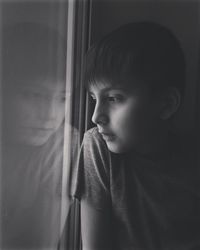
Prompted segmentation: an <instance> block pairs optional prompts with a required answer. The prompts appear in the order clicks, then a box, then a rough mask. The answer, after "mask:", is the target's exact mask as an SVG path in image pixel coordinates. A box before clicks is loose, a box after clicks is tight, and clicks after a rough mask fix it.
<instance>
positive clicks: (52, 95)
mask: <svg viewBox="0 0 200 250" xmlns="http://www.w3.org/2000/svg"><path fill="white" fill-rule="evenodd" d="M5 102H6V110H5V116H6V119H5V121H6V128H7V129H8V130H7V131H8V132H7V134H6V136H7V137H8V139H9V140H10V139H12V141H13V140H14V141H15V142H16V141H17V142H20V143H23V144H26V145H35V146H37V145H42V144H44V143H45V142H46V141H47V140H48V139H49V137H50V136H51V135H52V134H53V133H54V132H55V131H56V130H57V129H58V127H59V126H60V125H61V123H62V122H63V119H64V104H65V89H64V82H62V81H61V80H60V81H57V82H55V81H54V80H53V79H49V80H41V81H40V80H36V81H35V82H34V80H32V84H30V82H29V84H24V85H23V84H21V85H20V86H18V88H16V89H12V91H11V90H9V91H8V94H7V95H6V101H5ZM11 136H12V138H10V137H11Z"/></svg>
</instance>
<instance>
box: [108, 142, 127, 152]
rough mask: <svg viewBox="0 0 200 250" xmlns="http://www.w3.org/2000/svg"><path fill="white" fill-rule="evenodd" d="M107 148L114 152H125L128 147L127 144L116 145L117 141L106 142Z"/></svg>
mask: <svg viewBox="0 0 200 250" xmlns="http://www.w3.org/2000/svg"><path fill="white" fill-rule="evenodd" d="M106 144H107V147H108V150H109V151H110V152H112V153H115V154H123V153H127V152H128V151H129V150H130V149H129V147H128V146H122V145H118V144H117V143H112V142H106Z"/></svg>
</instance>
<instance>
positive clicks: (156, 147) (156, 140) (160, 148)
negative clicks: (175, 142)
mask: <svg viewBox="0 0 200 250" xmlns="http://www.w3.org/2000/svg"><path fill="white" fill-rule="evenodd" d="M171 146H172V141H171V136H170V132H169V131H165V133H160V134H157V135H152V136H150V137H149V138H148V139H147V140H146V141H145V142H144V143H141V145H138V147H137V149H135V151H136V152H137V153H138V154H140V155H142V156H144V157H147V158H149V159H152V160H155V159H163V158H165V157H167V156H169V154H170V152H171Z"/></svg>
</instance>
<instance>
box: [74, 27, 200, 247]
mask: <svg viewBox="0 0 200 250" xmlns="http://www.w3.org/2000/svg"><path fill="white" fill-rule="evenodd" d="M85 80H86V85H87V88H88V90H89V93H90V95H91V96H92V98H93V99H94V101H95V109H94V113H93V117H92V121H93V123H95V124H96V125H97V127H95V128H92V129H91V130H89V131H88V132H87V133H86V134H85V136H84V140H83V145H82V150H81V153H80V159H79V165H78V172H77V173H78V174H77V176H78V177H77V183H76V188H75V197H77V198H78V199H79V200H80V201H81V229H82V230H81V231H82V243H83V249H87V250H97V249H98V250H99V249H104V250H105V249H115V250H117V249H120V250H127V249H129V250H130V249H131V250H132V249H134V250H135V249H137V250H138V249H152V250H156V249H159V250H160V249H168V250H169V249H170V250H172V249H176V250H178V249H180V250H183V249H188V250H189V249H200V240H199V233H200V227H199V226H200V216H199V208H200V207H199V205H200V199H199V192H198V186H197V181H195V178H196V180H198V177H197V173H198V171H197V166H196V165H195V152H194V151H193V150H190V151H189V150H187V149H185V148H184V147H183V145H182V143H181V142H180V140H179V139H178V137H177V136H175V135H174V133H173V132H172V131H171V129H172V128H171V127H172V125H171V121H172V117H173V116H174V115H175V114H176V112H177V110H178V108H179V106H180V103H181V97H182V96H183V92H184V85H185V60H184V55H183V52H182V49H181V47H180V44H179V42H178V41H177V39H176V38H175V37H174V35H173V34H172V33H171V31H169V30H168V29H167V28H165V27H163V26H161V25H159V24H155V23H151V22H138V23H131V24H127V25H124V26H122V27H121V28H118V29H117V30H115V31H113V32H112V33H110V34H108V35H107V36H106V37H104V38H103V39H102V40H101V41H100V42H98V43H97V44H96V45H95V46H93V47H92V48H91V49H90V50H89V52H88V54H87V61H86V69H85ZM188 148H189V147H188ZM186 150H187V151H186ZM198 247H199V248H198Z"/></svg>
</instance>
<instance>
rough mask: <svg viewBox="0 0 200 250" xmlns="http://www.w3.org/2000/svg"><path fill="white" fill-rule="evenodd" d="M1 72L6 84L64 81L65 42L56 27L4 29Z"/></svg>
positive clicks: (36, 25) (37, 25) (21, 25)
mask: <svg viewBox="0 0 200 250" xmlns="http://www.w3.org/2000/svg"><path fill="white" fill-rule="evenodd" d="M2 67H3V70H2V73H3V82H5V84H7V85H9V84H15V85H17V84H18V83H19V84H21V82H22V81H23V80H24V81H28V80H29V79H35V78H37V77H42V78H48V77H50V78H52V77H53V78H54V79H55V80H56V79H59V80H61V79H62V80H63V79H65V71H66V42H65V39H64V37H63V36H62V35H61V34H60V33H59V32H58V31H57V30H56V29H54V28H52V27H49V26H47V25H44V24H41V23H31V22H22V23H16V24H13V25H8V26H5V27H4V28H3V30H2Z"/></svg>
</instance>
